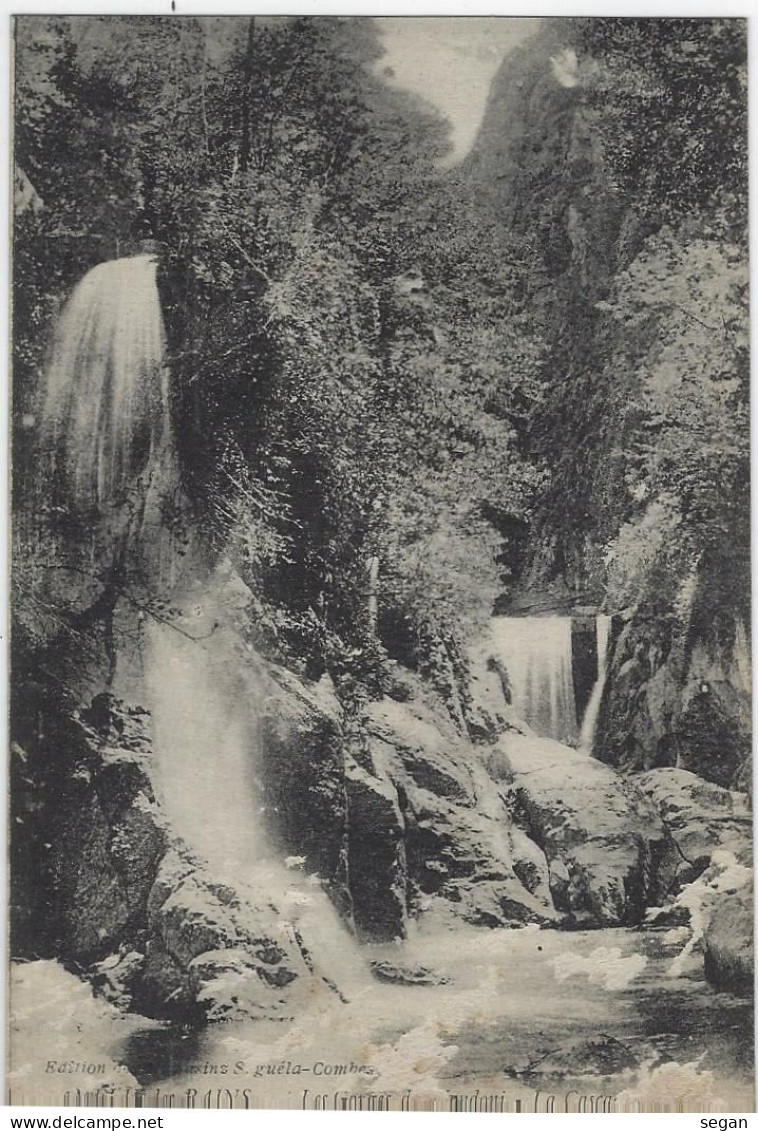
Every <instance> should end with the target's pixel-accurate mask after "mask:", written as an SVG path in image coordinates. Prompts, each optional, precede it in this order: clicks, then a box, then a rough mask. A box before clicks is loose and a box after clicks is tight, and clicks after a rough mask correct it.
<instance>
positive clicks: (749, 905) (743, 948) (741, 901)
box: [703, 884, 755, 996]
mask: <svg viewBox="0 0 758 1131" xmlns="http://www.w3.org/2000/svg"><path fill="white" fill-rule="evenodd" d="M754 917H755V912H754V905H753V886H752V884H746V886H745V887H743V888H741V889H738V890H731V891H728V892H726V893H725V894H724V895H723V896H722V897H721V898H720V899H718V900H717V901H716V902H715V903H714V905H713V907H712V908H711V915H710V918H709V922H708V926H707V927H706V929H705V933H704V938H703V951H704V960H705V976H706V978H707V979H708V981H709V982H711V983H712V984H713V985H714V986H717V987H718V989H720V990H729V991H731V992H732V993H737V994H745V995H746V996H747V995H752V992H753V983H754V977H755V974H754V970H755V966H754V957H753V944H754Z"/></svg>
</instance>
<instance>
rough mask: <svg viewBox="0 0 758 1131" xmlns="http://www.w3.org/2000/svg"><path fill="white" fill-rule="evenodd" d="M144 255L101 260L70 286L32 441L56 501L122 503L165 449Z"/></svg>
mask: <svg viewBox="0 0 758 1131" xmlns="http://www.w3.org/2000/svg"><path fill="white" fill-rule="evenodd" d="M156 274H157V263H156V259H155V257H154V256H152V255H137V256H134V257H133V258H129V259H116V260H113V261H112V262H109V263H101V264H99V265H98V266H97V267H94V268H93V269H92V270H91V271H89V272H88V273H87V274H86V275H85V276H84V278H83V279H82V281H81V282H80V283H79V284H78V286H77V287H76V288H75V289H74V291H73V293H72V295H71V297H70V298H69V300H68V302H67V303H66V305H65V307H64V309H63V312H62V314H61V316H60V319H59V321H58V325H57V327H56V330H55V334H54V337H53V342H52V347H51V351H50V361H49V364H48V366H47V370H46V388H45V397H44V404H43V410H42V436H41V438H42V443H43V448H44V449H45V451H46V455H47V459H48V461H49V463H50V469H51V472H52V481H53V482H54V483H57V484H60V485H61V486H63V487H64V488H65V501H66V502H67V503H69V504H73V505H74V506H76V507H77V508H80V509H83V510H85V509H88V508H90V507H97V508H98V509H100V510H103V509H105V508H108V507H111V506H113V505H117V504H119V503H120V502H122V501H123V497H124V495H125V493H126V492H127V491H128V490H129V488H130V486H131V485H132V484H133V483H134V481H135V480H136V479H137V478H138V477H139V476H145V475H148V476H149V475H150V474H151V473H152V472H153V471H154V470H155V468H156V467H157V465H158V464H159V463H161V462H164V461H165V458H166V454H167V450H170V448H171V426H170V421H169V386H168V371H167V369H166V365H165V346H166V343H165V332H164V327H163V318H162V315H161V308H160V302H159V299H158V288H157V284H156Z"/></svg>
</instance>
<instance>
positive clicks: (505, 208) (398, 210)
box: [14, 17, 748, 685]
mask: <svg viewBox="0 0 758 1131" xmlns="http://www.w3.org/2000/svg"><path fill="white" fill-rule="evenodd" d="M745 52H746V46H745V29H744V25H743V23H742V22H740V21H735V20H615V19H576V20H543V21H542V26H541V29H540V31H539V33H538V34H537V35H536V36H535V37H533V38H532V39H531V40H529V41H527V42H526V43H524V44H523V45H522V46H521V47H520V48H518V49H517V50H516V51H514V52H513V54H512V55H511V56H510V57H509V58H507V59H506V60H505V62H504V64H503V67H502V69H501V71H500V73H499V75H498V76H497V77H496V80H495V83H494V85H493V89H492V92H491V96H490V101H489V105H488V108H487V113H486V115H485V120H484V123H483V125H482V129H481V131H480V135H479V138H478V140H477V143H476V145H475V147H474V151H473V152H472V154H471V155H470V157H469V158H468V159H467V160H466V161H465V162H464V163H463V164H462V165H461V166H458V167H457V168H455V169H449V168H447V169H446V168H444V167H443V165H444V162H443V161H442V159H443V158H444V156H445V154H446V152H448V150H449V141H448V137H447V126H446V124H445V123H444V122H443V121H442V119H441V118H440V117H439V116H437V115H436V114H435V112H434V111H433V110H432V109H431V108H430V107H429V106H428V105H426V104H424V103H421V102H420V101H418V100H417V99H415V98H414V97H412V96H411V95H408V94H405V93H403V92H401V91H399V90H398V89H397V88H395V87H393V86H392V85H390V84H388V83H387V82H386V81H385V79H384V78H383V77H382V76H381V74H380V71H379V67H378V66H377V63H378V61H379V60H380V58H381V44H380V40H379V38H378V33H377V31H376V28H375V26H374V24H373V22H372V21H370V20H367V19H356V18H319V19H313V18H310V19H309V18H279V19H267V18H261V17H255V18H244V19H243V18H239V19H238V18H236V17H235V18H224V19H220V18H219V19H215V18H206V19H202V20H197V19H182V20H173V19H167V18H152V17H149V18H148V17H107V18H89V17H88V18H58V19H56V18H52V17H44V18H43V17H35V18H34V19H20V20H19V21H17V76H18V80H17V81H18V86H17V120H16V156H17V161H18V163H19V165H20V166H21V167H22V168H23V170H24V173H25V174H26V175H27V176H28V178H29V181H30V182H31V185H33V188H34V190H35V191H36V193H37V194H38V197H39V198H40V201H41V207H34V208H32V207H27V208H25V209H24V211H23V212H22V214H21V215H20V216H19V218H18V220H17V225H16V243H15V312H16V331H15V335H14V345H15V350H16V357H15V373H16V393H15V407H16V415H17V422H18V445H17V475H16V486H17V488H18V489H19V490H21V489H22V488H23V485H24V482H25V471H26V467H27V466H28V465H29V464H30V462H31V460H32V459H33V456H32V454H31V453H32V452H33V434H34V430H33V429H31V431H30V430H29V429H27V430H26V431H24V428H23V426H22V422H23V420H24V419H28V418H29V413H30V411H33V410H34V404H35V396H36V393H35V390H36V389H37V388H38V387H39V374H40V370H41V367H42V365H43V347H44V342H45V340H46V338H47V335H48V330H49V325H50V320H51V318H52V317H53V315H54V313H55V310H56V307H57V304H58V303H59V302H60V300H61V298H62V297H63V295H64V294H65V293H66V291H67V290H68V289H69V288H70V286H71V284H72V283H73V282H74V281H75V279H76V278H77V277H79V276H80V275H81V274H82V273H83V271H84V270H85V269H86V268H87V267H88V266H89V265H91V264H92V263H94V262H97V261H99V260H100V259H102V258H104V257H106V256H108V255H117V254H123V253H124V251H128V250H129V249H130V248H132V247H134V246H135V241H137V240H139V239H143V238H146V237H147V238H150V239H153V240H155V241H157V243H158V246H159V248H160V258H161V288H162V293H163V298H164V309H165V313H166V319H167V324H168V333H169V353H170V364H171V370H172V382H173V384H172V387H173V390H174V395H173V399H174V404H173V411H174V416H175V422H176V433H177V438H178V443H179V450H180V457H181V466H182V478H183V484H184V490H185V492H186V494H187V497H188V499H189V500H190V503H189V504H188V505H191V507H192V508H193V511H192V513H193V525H194V526H195V527H196V528H197V529H199V530H200V531H202V536H203V538H204V540H205V544H206V545H207V546H208V547H209V548H210V550H211V552H212V554H214V555H217V556H218V555H222V554H226V555H228V556H230V557H231V558H232V559H233V561H234V562H235V564H236V566H237V568H238V569H239V570H240V572H241V573H242V575H243V576H244V578H245V580H246V581H247V583H248V585H249V586H250V588H251V589H252V591H253V593H254V596H255V601H256V605H255V617H254V620H255V629H256V632H257V634H258V637H259V640H260V642H261V643H263V644H265V645H266V646H267V647H269V648H273V649H274V650H276V651H278V652H279V653H280V654H284V655H285V656H286V657H288V658H290V659H293V658H298V659H300V660H303V661H304V662H305V663H306V666H307V667H308V668H309V670H311V671H312V672H313V673H314V674H317V673H318V672H319V671H321V670H323V668H324V666H326V667H329V668H331V670H333V671H335V672H337V671H344V670H350V671H352V672H353V673H355V674H357V675H358V676H359V677H360V678H362V679H364V680H366V681H368V682H369V683H373V684H376V683H377V681H378V683H379V685H381V683H382V680H383V679H384V673H385V670H386V659H387V657H388V656H389V657H391V658H395V659H398V660H400V661H402V662H406V663H411V664H412V665H422V666H423V665H424V664H428V663H430V662H431V660H430V657H432V656H434V655H437V654H438V649H439V646H440V642H442V643H443V645H444V646H445V647H448V648H449V650H451V652H455V648H456V641H460V640H461V639H462V638H464V637H465V636H466V634H467V633H471V632H474V631H475V630H476V629H477V628H478V627H479V626H480V625H481V624H482V623H483V622H484V621H485V620H486V618H487V616H488V615H489V613H490V611H491V608H492V605H493V601H495V599H496V598H497V596H498V594H502V592H503V587H504V586H510V587H511V589H512V588H513V587H514V586H518V585H521V586H522V587H532V588H536V587H540V586H551V585H552V586H555V585H558V586H559V587H560V586H563V588H564V590H565V591H568V592H569V593H570V594H572V595H573V597H574V599H591V600H593V601H603V600H604V601H605V603H606V607H608V608H609V609H612V610H616V609H620V608H625V607H631V608H635V609H642V610H647V613H646V614H645V615H646V616H649V617H652V618H653V620H655V622H656V628H655V631H656V632H658V631H659V630H660V628H661V625H663V626H664V628H663V636H664V637H665V639H666V647H669V646H671V642H672V640H674V639H676V638H678V639H680V640H684V639H685V638H686V637H687V634H688V632H689V631H690V624H691V612H692V607H693V600H694V598H693V594H694V593H695V592H696V591H697V590H698V586H701V587H702V583H703V579H704V578H706V577H708V578H713V577H714V575H715V574H717V573H718V572H719V563H721V564H722V566H723V568H725V569H726V570H727V572H729V575H730V577H731V578H732V582H733V584H732V585H731V589H730V592H728V593H727V592H726V589H729V588H730V587H725V588H724V590H723V600H724V601H726V602H731V603H732V604H733V605H735V607H736V605H740V607H741V608H742V610H743V614H744V604H745V601H746V599H747V598H746V591H747V580H746V579H747V570H746V559H745V555H746V547H747V544H748V486H747V482H748V480H747V468H748V448H747V446H748V427H747V417H748V366H747V329H746V318H747V314H746V310H747V298H746V280H745V265H744V250H743V249H744V241H745V231H746V216H745V195H746V172H745V169H746V132H745V130H746V126H745V116H746V97H745V82H746V79H745ZM723 563H726V565H725V566H724V565H723ZM719 599H721V598H719Z"/></svg>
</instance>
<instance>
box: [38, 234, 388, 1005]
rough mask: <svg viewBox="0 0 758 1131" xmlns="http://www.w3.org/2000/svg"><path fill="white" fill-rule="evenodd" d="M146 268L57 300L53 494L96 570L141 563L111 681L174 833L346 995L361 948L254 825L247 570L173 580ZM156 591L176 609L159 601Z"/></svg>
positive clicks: (167, 475) (164, 389)
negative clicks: (135, 646)
mask: <svg viewBox="0 0 758 1131" xmlns="http://www.w3.org/2000/svg"><path fill="white" fill-rule="evenodd" d="M156 279H157V263H156V260H155V257H154V256H151V255H139V256H135V257H133V258H130V259H118V260H115V261H113V262H110V263H102V264H100V265H99V266H98V267H95V268H94V269H93V270H92V271H90V272H89V273H88V274H87V275H86V276H85V277H84V279H83V280H82V281H81V282H80V283H79V284H78V286H77V287H76V288H75V289H74V291H73V293H72V295H71V297H70V299H69V301H68V303H67V304H66V306H65V307H64V309H63V312H62V314H61V317H60V319H59V322H58V326H57V328H56V331H55V335H54V339H53V343H52V347H51V354H50V363H49V366H48V369H47V373H46V387H45V395H44V406H43V416H42V427H41V440H42V448H43V457H44V459H45V460H46V463H47V466H48V469H49V472H50V485H51V490H54V491H56V492H57V494H58V496H59V497H60V500H61V503H62V504H63V505H64V506H65V507H66V508H73V509H74V510H75V511H78V512H79V513H80V514H83V515H84V516H85V520H86V522H87V529H91V530H92V537H93V545H92V552H91V557H92V561H93V568H96V569H100V570H103V571H104V572H105V571H107V570H108V569H109V568H110V565H109V563H112V562H113V561H116V560H118V559H119V558H125V557H126V552H127V550H128V551H129V553H128V558H126V566H127V567H128V568H129V573H127V571H126V569H125V570H124V575H125V577H126V580H125V582H124V584H125V585H129V586H131V585H133V582H132V579H131V573H132V572H133V571H132V567H133V566H134V564H135V562H136V561H137V560H138V561H139V563H140V564H141V566H142V571H141V582H142V584H143V585H144V587H145V588H144V594H145V595H144V601H143V605H144V604H145V602H146V603H147V605H148V606H150V607H149V609H148V614H147V619H146V620H145V619H144V613H142V612H141V613H140V624H141V625H142V628H141V629H140V635H141V637H142V640H143V646H142V664H143V666H142V670H141V672H137V673H134V672H132V671H131V668H130V666H129V664H128V663H124V664H122V667H124V668H128V669H129V670H127V671H121V672H116V673H114V676H113V678H114V679H115V682H114V683H113V685H112V686H113V687H114V689H115V690H117V691H118V690H119V688H120V687H122V688H125V687H127V686H128V687H130V688H132V687H133V688H134V689H135V693H136V695H135V697H138V698H140V700H142V701H144V700H145V699H147V701H148V703H149V706H150V708H151V714H152V724H153V776H154V785H155V790H156V795H157V796H158V797H159V799H160V801H161V804H162V808H163V810H164V811H165V813H166V815H167V817H168V819H169V822H170V825H171V827H172V829H173V831H174V832H175V833H176V834H177V835H178V836H180V837H181V838H182V839H183V840H184V841H185V843H186V845H187V847H188V848H189V849H190V851H191V852H192V853H193V854H194V855H195V856H196V857H198V858H199V859H201V860H203V861H205V862H206V863H207V864H208V867H209V870H210V872H211V874H212V875H213V877H214V878H215V879H217V880H220V881H224V882H226V883H228V884H229V885H230V886H232V887H234V889H235V890H236V891H237V892H238V894H239V895H240V897H241V898H242V899H243V900H249V901H250V903H252V904H254V905H264V904H266V903H268V904H269V905H270V907H271V909H272V910H275V911H276V912H277V913H278V915H279V917H280V924H279V925H280V926H281V927H282V928H283V929H284V931H285V932H286V933H287V934H289V936H290V938H291V939H292V941H293V944H294V945H296V946H301V944H300V942H299V941H298V940H299V939H300V938H302V945H303V946H304V947H307V949H308V952H309V954H310V956H311V960H310V965H311V968H312V969H313V970H314V974H315V976H316V977H318V978H323V979H325V980H327V981H328V982H329V983H330V984H332V983H336V984H338V985H339V987H340V990H347V991H348V992H349V990H350V983H351V981H353V982H355V981H356V980H359V981H360V982H361V984H363V983H364V982H365V977H366V975H365V970H364V966H363V964H362V963H361V962H360V960H359V959H358V957H357V947H356V946H355V945H354V943H353V941H352V939H351V937H350V936H349V934H348V932H347V930H346V929H345V928H344V927H343V926H342V924H341V922H340V920H339V917H338V915H337V912H336V911H335V909H334V908H333V907H332V905H331V903H330V901H329V899H328V897H327V896H326V894H325V893H324V891H323V890H322V889H321V886H320V882H319V880H318V878H317V877H308V876H305V875H302V874H297V873H294V874H293V873H292V872H290V871H288V869H287V868H286V866H285V862H284V861H283V860H282V859H281V858H279V857H277V856H276V855H275V853H274V851H273V849H272V846H271V843H270V841H269V838H268V836H267V830H266V827H265V824H264V817H263V813H262V797H263V790H262V784H261V782H260V780H259V774H260V769H261V756H260V743H259V734H258V725H257V710H258V705H259V703H260V701H261V695H262V694H264V693H265V692H264V690H263V689H262V686H261V682H260V670H261V668H260V663H258V662H256V658H255V657H254V656H253V655H251V654H250V652H249V651H247V650H246V646H245V644H244V640H243V634H242V633H241V632H240V631H239V630H238V629H239V624H238V614H239V613H240V605H239V598H240V593H239V588H240V587H241V589H242V590H245V592H246V594H247V598H250V593H249V591H247V590H246V587H245V586H244V585H242V583H241V582H240V583H239V586H238V587H237V589H236V590H235V587H234V585H233V584H231V583H230V578H229V570H226V571H224V570H219V569H216V570H215V571H212V572H210V573H209V571H208V569H207V564H206V563H205V562H204V561H201V559H203V558H204V557H205V555H204V553H203V552H202V549H201V547H199V546H198V547H196V553H194V555H193V560H192V564H191V572H192V574H193V575H194V576H193V579H192V580H191V581H188V580H187V576H186V575H188V574H189V572H190V567H189V566H188V567H187V568H186V569H185V583H184V585H183V587H182V589H181V591H180V588H179V585H178V582H177V577H176V575H177V570H176V569H175V564H176V558H177V551H176V547H175V546H174V545H172V529H171V527H170V524H169V519H168V517H167V512H166V508H165V507H164V505H163V504H164V500H165V499H166V493H167V492H169V491H170V492H172V495H173V497H174V499H173V501H174V503H175V504H176V505H180V506H183V505H184V504H182V503H181V497H180V492H179V490H178V483H179V474H178V468H177V465H176V458H175V451H174V446H173V442H172V434H171V425H170V416H169V374H168V369H167V367H166V361H165V348H166V339H165V331H164V325H163V317H162V314H161V309H160V299H159V293H158V288H157V281H156ZM185 518H186V516H185ZM172 521H173V520H172ZM166 589H168V592H169V593H170V598H171V606H170V612H169V613H166V612H165V608H166V606H165V605H159V606H157V609H158V611H157V612H156V611H155V610H156V606H155V604H154V599H155V596H156V593H161V592H163V591H165V590H166ZM131 596H132V594H131V590H130V592H129V593H128V594H127V600H126V606H127V608H128V609H130V610H133V608H134V605H133V604H130V603H129V598H130V597H131ZM151 602H153V604H152V605H151V604H150V603H151ZM235 602H236V603H235ZM244 603H245V598H243V604H244ZM142 607H143V606H142V605H141V606H140V608H142ZM121 658H122V660H123V658H124V657H123V656H122V657H121ZM119 681H121V682H120V683H119ZM301 951H302V946H301ZM304 957H305V956H304Z"/></svg>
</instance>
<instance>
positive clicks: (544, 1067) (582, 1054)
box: [524, 1033, 639, 1077]
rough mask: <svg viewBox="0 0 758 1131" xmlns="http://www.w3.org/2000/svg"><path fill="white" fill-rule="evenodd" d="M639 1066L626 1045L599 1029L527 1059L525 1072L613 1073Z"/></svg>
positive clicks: (608, 1074) (546, 1073) (546, 1074)
mask: <svg viewBox="0 0 758 1131" xmlns="http://www.w3.org/2000/svg"><path fill="white" fill-rule="evenodd" d="M637 1067H639V1060H638V1059H637V1057H636V1056H635V1054H634V1052H632V1050H631V1049H630V1048H629V1046H628V1045H625V1044H623V1042H621V1041H619V1040H617V1039H616V1037H611V1036H608V1034H606V1033H599V1034H598V1035H597V1037H590V1038H589V1039H588V1040H587V1039H585V1040H579V1041H573V1042H571V1043H569V1044H566V1045H561V1046H559V1047H558V1048H555V1049H551V1051H550V1052H548V1053H545V1054H544V1055H543V1056H540V1057H538V1058H537V1059H536V1060H533V1061H531V1062H530V1064H529V1065H528V1067H527V1068H526V1070H525V1072H524V1075H528V1076H537V1075H540V1076H558V1077H562V1076H572V1077H576V1076H613V1075H615V1074H616V1073H618V1072H623V1071H624V1070H625V1069H627V1068H637Z"/></svg>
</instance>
